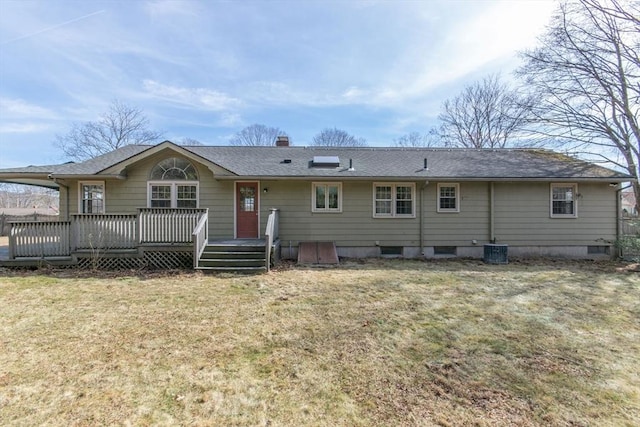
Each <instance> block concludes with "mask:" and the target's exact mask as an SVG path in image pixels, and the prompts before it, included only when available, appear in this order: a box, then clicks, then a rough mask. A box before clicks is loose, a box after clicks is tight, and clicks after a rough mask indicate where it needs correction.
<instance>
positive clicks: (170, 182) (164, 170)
mask: <svg viewBox="0 0 640 427" xmlns="http://www.w3.org/2000/svg"><path fill="white" fill-rule="evenodd" d="M148 185H149V188H148V206H149V207H150V208H197V207H198V189H199V186H198V175H197V173H196V169H195V168H194V167H193V165H192V164H191V163H190V162H189V161H188V160H186V159H182V158H179V157H171V158H169V159H165V160H163V161H161V162H159V163H158V164H157V165H156V166H155V167H154V168H153V169H152V170H151V177H150V180H149V182H148Z"/></svg>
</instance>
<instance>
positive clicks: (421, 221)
mask: <svg viewBox="0 0 640 427" xmlns="http://www.w3.org/2000/svg"><path fill="white" fill-rule="evenodd" d="M427 185H429V181H424V182H423V183H422V185H421V186H420V200H419V201H418V207H419V209H420V212H419V215H420V218H419V228H420V254H422V256H424V190H425V189H426V188H427Z"/></svg>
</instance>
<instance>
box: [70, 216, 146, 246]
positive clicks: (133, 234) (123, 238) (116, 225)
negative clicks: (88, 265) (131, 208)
mask: <svg viewBox="0 0 640 427" xmlns="http://www.w3.org/2000/svg"><path fill="white" fill-rule="evenodd" d="M71 226H72V229H71V235H72V236H73V242H72V249H73V250H94V249H135V247H136V246H137V244H138V236H137V231H138V230H137V227H136V215H128V214H122V215H96V214H91V215H71Z"/></svg>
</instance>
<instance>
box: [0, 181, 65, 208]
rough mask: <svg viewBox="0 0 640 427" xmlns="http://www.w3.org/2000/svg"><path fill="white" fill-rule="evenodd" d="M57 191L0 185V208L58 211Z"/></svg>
mask: <svg viewBox="0 0 640 427" xmlns="http://www.w3.org/2000/svg"><path fill="white" fill-rule="evenodd" d="M58 204H59V197H58V191H57V190H54V189H51V188H43V187H36V186H33V185H22V184H13V183H0V208H22V209H48V208H50V209H53V210H55V211H57V210H58Z"/></svg>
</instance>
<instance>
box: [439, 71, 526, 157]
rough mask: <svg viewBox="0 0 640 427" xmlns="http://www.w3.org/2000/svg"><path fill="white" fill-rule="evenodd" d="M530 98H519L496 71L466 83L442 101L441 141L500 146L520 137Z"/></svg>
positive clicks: (502, 146) (445, 143)
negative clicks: (455, 93)
mask: <svg viewBox="0 0 640 427" xmlns="http://www.w3.org/2000/svg"><path fill="white" fill-rule="evenodd" d="M531 102H532V101H531V100H528V99H523V98H522V97H520V96H519V95H518V93H517V92H516V91H515V90H513V89H510V88H509V87H508V86H507V85H506V84H505V83H503V82H502V81H501V80H500V76H499V75H497V74H494V75H490V76H488V77H486V78H484V79H483V80H482V81H480V82H475V83H473V84H471V85H469V86H466V87H465V88H464V89H463V91H462V93H461V94H460V95H458V96H456V97H455V98H453V99H448V100H446V101H445V102H444V104H443V106H442V108H443V111H442V113H441V114H440V115H439V116H438V118H439V119H440V121H441V125H440V128H439V129H438V131H439V133H440V138H441V140H442V143H443V145H445V146H450V147H466V148H504V147H506V146H509V145H513V144H515V141H517V140H518V139H520V138H522V136H523V132H524V129H525V125H526V123H527V117H528V112H529V108H530V106H531Z"/></svg>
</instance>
